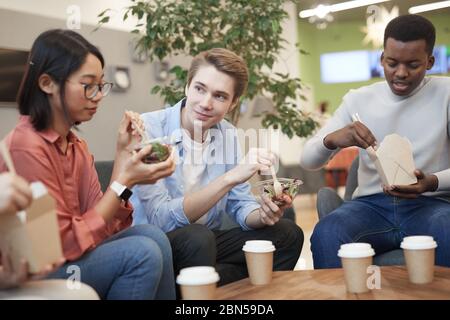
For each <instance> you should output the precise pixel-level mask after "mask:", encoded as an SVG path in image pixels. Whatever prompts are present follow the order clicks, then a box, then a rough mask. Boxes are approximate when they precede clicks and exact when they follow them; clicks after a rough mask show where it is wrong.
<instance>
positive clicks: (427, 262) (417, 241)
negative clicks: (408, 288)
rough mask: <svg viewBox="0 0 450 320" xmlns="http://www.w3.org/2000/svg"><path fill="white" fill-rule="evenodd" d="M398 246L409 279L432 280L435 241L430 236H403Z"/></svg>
mask: <svg viewBox="0 0 450 320" xmlns="http://www.w3.org/2000/svg"><path fill="white" fill-rule="evenodd" d="M400 247H401V248H402V249H403V253H404V255H405V261H406V268H407V269H408V276H409V281H411V282H412V283H416V284H425V283H430V282H432V281H433V278H434V258H435V250H436V247H437V243H436V241H434V240H433V237H430V236H411V237H405V238H403V241H402V243H401V244H400Z"/></svg>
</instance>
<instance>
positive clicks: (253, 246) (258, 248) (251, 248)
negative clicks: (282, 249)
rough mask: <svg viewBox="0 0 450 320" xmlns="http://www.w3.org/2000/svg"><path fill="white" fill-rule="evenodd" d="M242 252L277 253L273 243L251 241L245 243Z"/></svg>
mask: <svg viewBox="0 0 450 320" xmlns="http://www.w3.org/2000/svg"><path fill="white" fill-rule="evenodd" d="M242 250H244V251H247V252H256V253H264V252H273V251H275V246H274V245H273V244H272V241H267V240H249V241H246V242H245V245H244V246H243V247H242Z"/></svg>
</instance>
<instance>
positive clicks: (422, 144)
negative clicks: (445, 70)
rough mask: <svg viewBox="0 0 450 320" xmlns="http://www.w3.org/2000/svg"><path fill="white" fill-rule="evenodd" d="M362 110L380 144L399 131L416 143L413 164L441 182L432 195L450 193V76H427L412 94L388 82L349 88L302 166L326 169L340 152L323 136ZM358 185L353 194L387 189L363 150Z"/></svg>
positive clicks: (310, 145) (307, 149) (307, 148)
mask: <svg viewBox="0 0 450 320" xmlns="http://www.w3.org/2000/svg"><path fill="white" fill-rule="evenodd" d="M354 113H358V114H359V116H360V118H361V121H362V122H363V123H364V124H365V125H366V126H367V127H368V128H369V129H370V130H371V131H372V133H373V134H374V136H375V138H376V139H377V142H381V141H382V140H383V139H384V137H385V136H386V135H389V134H391V133H397V134H399V135H401V136H404V137H406V138H408V139H409V140H410V141H411V144H412V149H413V156H414V162H415V164H416V167H417V169H420V170H422V171H423V172H424V173H425V174H435V175H436V176H437V177H438V180H439V186H438V189H437V191H436V192H433V193H427V194H425V195H427V196H437V195H439V196H445V197H447V196H448V195H450V169H449V168H450V138H449V137H450V122H449V121H450V78H449V77H431V78H428V77H426V78H425V79H424V81H423V82H422V84H421V85H420V86H419V87H418V88H417V89H416V90H414V92H413V93H412V94H410V95H409V96H407V97H401V96H397V95H395V94H394V93H393V92H392V91H391V90H390V88H389V86H388V84H387V82H386V81H383V82H378V83H375V84H372V85H369V86H365V87H362V88H359V89H356V90H350V91H349V92H348V93H347V94H346V95H345V96H344V98H343V102H342V104H341V106H340V107H339V108H338V109H337V110H336V112H335V114H334V115H333V117H332V118H331V119H330V120H329V121H328V122H327V124H326V125H325V126H324V127H323V128H321V129H320V130H319V131H318V133H317V134H316V135H315V136H314V137H313V138H311V139H310V140H309V141H308V142H307V143H306V144H305V147H304V150H303V152H302V156H301V160H300V163H301V166H302V167H304V168H305V169H309V170H315V169H319V168H321V167H323V166H324V165H325V164H326V163H327V162H328V160H329V159H330V157H331V156H332V155H333V154H334V153H336V152H337V151H338V150H329V149H327V148H326V147H325V146H324V144H323V139H324V137H325V136H326V135H327V134H329V133H331V132H334V131H336V130H338V129H341V128H343V127H345V126H346V125H348V124H349V123H351V122H352V118H351V116H352V114H354ZM359 155H360V158H359V169H358V189H356V190H355V192H354V194H353V197H354V198H355V197H360V196H366V195H371V194H375V193H379V192H382V188H381V180H380V178H379V176H378V174H377V171H376V169H375V166H374V165H373V163H372V161H371V160H370V159H369V156H368V154H367V152H366V151H365V150H362V149H360V152H359Z"/></svg>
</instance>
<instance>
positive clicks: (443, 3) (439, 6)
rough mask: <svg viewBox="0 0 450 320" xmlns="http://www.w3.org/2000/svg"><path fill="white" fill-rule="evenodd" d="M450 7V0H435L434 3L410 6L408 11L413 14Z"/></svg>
mask: <svg viewBox="0 0 450 320" xmlns="http://www.w3.org/2000/svg"><path fill="white" fill-rule="evenodd" d="M447 7H450V1H440V2H434V3H428V4H424V5H420V6H415V7H411V8H409V10H408V12H409V13H411V14H415V13H419V12H425V11H431V10H437V9H442V8H447Z"/></svg>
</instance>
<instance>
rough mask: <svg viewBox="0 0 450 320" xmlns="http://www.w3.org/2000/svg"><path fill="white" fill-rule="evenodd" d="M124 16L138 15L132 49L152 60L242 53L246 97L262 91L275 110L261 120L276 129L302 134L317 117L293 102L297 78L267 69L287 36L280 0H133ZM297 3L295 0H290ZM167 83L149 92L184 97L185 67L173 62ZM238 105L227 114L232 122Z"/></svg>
mask: <svg viewBox="0 0 450 320" xmlns="http://www.w3.org/2000/svg"><path fill="white" fill-rule="evenodd" d="M132 2H133V4H132V5H131V6H129V7H127V8H126V11H125V15H124V16H123V20H126V19H128V18H129V17H130V16H135V17H137V18H138V19H139V23H138V24H137V25H136V29H135V30H133V31H132V33H135V34H136V36H137V46H136V50H138V51H139V52H141V53H142V52H144V53H146V54H147V55H148V57H149V59H150V60H151V61H153V60H155V59H158V60H160V61H161V60H163V59H165V58H166V57H170V56H172V55H178V54H184V55H188V56H195V55H196V54H198V53H199V52H201V51H204V50H208V49H210V48H213V47H223V48H227V49H229V50H232V51H234V52H236V53H237V54H239V55H240V56H241V57H243V58H244V59H245V60H246V62H247V65H248V69H249V73H250V77H249V85H248V90H247V93H246V96H245V97H243V99H249V100H251V99H253V98H254V97H256V96H257V95H262V96H266V97H268V98H270V99H271V101H272V102H273V104H274V111H273V112H268V113H265V114H264V115H263V118H262V125H263V126H264V127H266V128H268V127H273V128H274V129H278V128H280V129H281V131H282V132H283V133H284V134H286V135H288V136H289V137H291V138H292V137H293V136H294V135H297V136H299V137H306V136H308V135H310V134H311V133H312V132H313V131H314V129H315V128H316V126H317V122H316V121H315V120H313V118H311V117H310V116H309V115H308V114H306V113H305V112H303V111H302V110H300V108H298V107H297V105H296V103H295V101H296V100H297V99H298V98H301V99H304V97H303V96H302V95H301V88H302V83H301V80H300V79H299V78H291V77H289V76H288V75H287V74H281V73H273V72H271V70H272V67H273V65H274V62H275V60H276V56H277V54H278V53H279V51H280V49H282V45H283V43H285V42H286V41H285V40H284V39H283V38H282V37H281V33H282V27H281V24H282V22H283V20H284V19H286V18H287V17H288V14H287V12H286V11H284V9H283V3H284V2H285V1H284V0H183V1H180V0H153V1H132ZM293 2H296V1H293ZM109 18H110V16H109V9H108V10H105V11H103V12H102V13H100V14H99V19H100V20H99V26H100V25H102V24H104V23H107V22H108V21H109ZM169 72H170V73H171V74H172V80H171V81H170V83H168V84H167V85H164V86H158V85H157V86H154V87H153V88H152V90H151V92H152V94H160V95H161V96H162V97H163V99H164V101H165V102H166V103H169V104H171V105H172V104H174V103H176V102H177V101H179V100H180V99H181V98H182V97H183V96H184V85H185V83H186V78H187V70H186V69H184V68H182V67H181V66H174V67H173V68H171V70H170V71H169ZM239 111H240V108H235V111H234V112H233V113H232V114H231V115H230V120H231V121H232V122H233V123H235V124H236V123H237V120H238V117H239Z"/></svg>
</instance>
